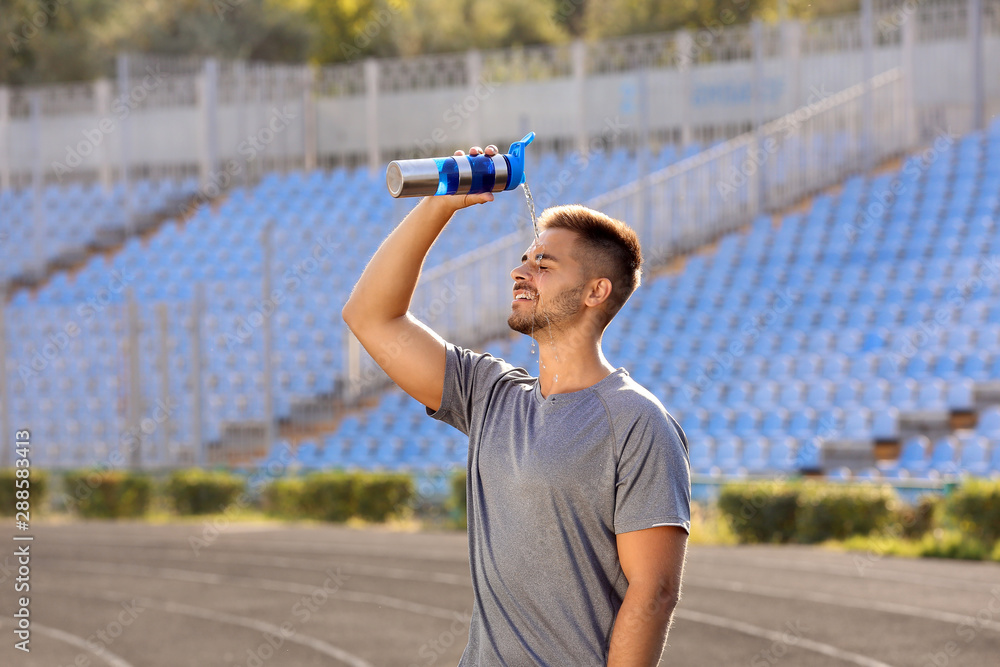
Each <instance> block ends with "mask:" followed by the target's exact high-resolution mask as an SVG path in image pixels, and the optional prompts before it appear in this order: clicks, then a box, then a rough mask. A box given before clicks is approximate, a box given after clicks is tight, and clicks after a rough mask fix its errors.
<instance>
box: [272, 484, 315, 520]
mask: <svg viewBox="0 0 1000 667" xmlns="http://www.w3.org/2000/svg"><path fill="white" fill-rule="evenodd" d="M304 489H305V482H304V481H303V480H302V479H301V478H298V477H287V478H282V479H276V480H274V481H272V482H271V483H270V484H268V485H267V486H266V487H264V493H263V494H262V495H263V506H264V511H265V512H267V513H268V514H270V515H272V516H279V517H282V518H285V519H294V518H298V517H300V516H301V514H300V507H301V506H302V492H303V490H304Z"/></svg>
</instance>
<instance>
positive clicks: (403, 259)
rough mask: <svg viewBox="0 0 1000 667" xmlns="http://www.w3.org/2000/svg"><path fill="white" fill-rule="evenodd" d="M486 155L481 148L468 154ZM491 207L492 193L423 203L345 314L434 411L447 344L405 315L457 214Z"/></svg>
mask: <svg viewBox="0 0 1000 667" xmlns="http://www.w3.org/2000/svg"><path fill="white" fill-rule="evenodd" d="M482 152H483V151H482V149H480V148H478V147H477V148H473V149H471V150H470V151H469V154H470V155H476V154H478V153H482ZM496 152H497V150H496V147H495V146H487V147H486V151H485V153H486V154H487V155H493V154H495V153H496ZM461 154H462V152H461V151H459V152H458V153H456V155H461ZM488 201H493V195H492V194H490V193H484V194H479V195H455V196H438V197H425V198H424V199H423V200H422V201H421V202H420V203H419V204H417V206H416V207H415V208H414V209H413V210H412V211H411V212H410V214H409V215H407V216H406V217H405V218H404V219H403V221H402V222H401V223H400V224H399V226H397V227H396V229H394V230H393V231H392V233H391V234H389V237H388V238H386V240H385V241H383V242H382V245H381V246H379V249H378V251H376V253H375V256H374V257H372V259H371V261H370V262H368V266H367V267H365V270H364V272H363V273H362V274H361V278H360V279H358V283H357V284H356V285H355V286H354V290H352V292H351V296H350V298H348V300H347V303H346V304H345V305H344V309H343V312H342V314H343V317H344V321H345V322H346V323H347V326H348V327H349V328H350V329H351V331H352V332H354V335H355V336H357V338H358V340H359V341H361V344H362V345H363V346H364V348H365V349H366V350H368V353H369V354H371V355H372V357H373V358H374V359H375V360H376V361H377V362H378V364H379V366H381V367H382V370H384V371H385V372H386V374H388V376H389V377H390V378H392V380H393V382H395V383H396V384H398V385H399V386H400V387H401V388H402V389H403V391H405V392H406V393H407V394H409V395H410V396H412V397H413V398H415V399H417V400H418V401H420V402H421V403H423V404H424V405H426V406H427V407H429V408H431V409H432V410H437V409H438V408H439V407H440V406H441V394H442V392H443V391H444V370H445V345H444V340H443V339H442V338H441V337H440V336H438V335H437V334H436V333H434V331H432V330H431V329H430V328H429V327H428V326H426V325H425V324H423V323H421V322H419V321H418V320H417V319H416V318H415V317H413V316H412V315H410V314H409V312H407V311H408V309H409V307H410V300H411V299H412V298H413V291H414V289H415V288H416V286H417V279H418V278H419V277H420V269H421V267H422V266H423V263H424V259H425V258H426V257H427V252H428V251H429V250H430V248H431V245H432V244H433V243H434V240H435V239H436V238H437V237H438V234H440V233H441V230H442V229H444V226H445V225H446V224H448V221H449V220H451V217H452V215H454V214H455V211H458V210H460V209H462V208H465V207H467V206H472V205H473V204H484V203H486V202H488Z"/></svg>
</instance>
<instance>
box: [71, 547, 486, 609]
mask: <svg viewBox="0 0 1000 667" xmlns="http://www.w3.org/2000/svg"><path fill="white" fill-rule="evenodd" d="M63 569H66V570H76V571H78V572H86V573H90V574H107V575H114V576H120V575H123V574H127V575H131V576H135V577H146V578H151V577H152V578H157V579H166V580H168V581H179V582H184V583H191V584H208V585H212V586H237V587H239V588H249V589H251V590H261V589H264V590H269V591H276V592H279V593H291V594H293V595H312V594H313V593H315V592H316V589H317V588H318V587H317V586H315V585H306V584H299V583H295V582H290V581H276V580H274V579H262V578H259V577H240V576H235V575H221V574H212V573H209V572H196V571H193V570H178V569H175V568H166V567H163V568H159V567H148V566H145V565H125V564H114V565H109V564H106V563H95V562H92V561H77V562H76V563H72V564H70V565H67V566H66V567H64V568H63ZM324 590H325V591H326V593H327V595H329V596H330V597H331V598H334V599H338V600H345V601H347V602H360V603H363V604H373V605H377V606H383V607H390V608H392V609H398V610H400V611H406V612H410V613H414V614H422V615H424V616H433V617H434V618H441V619H444V620H446V621H454V620H456V619H457V620H460V621H462V622H465V621H466V620H467V619H466V618H465V616H463V615H462V614H461V613H460V612H457V611H454V610H453V609H444V608H443V607H434V606H432V605H426V604H422V603H420V602H410V601H409V600H402V599H400V598H394V597H389V596H387V595H378V594H376V593H363V592H360V591H345V590H334V591H330V590H327V589H324Z"/></svg>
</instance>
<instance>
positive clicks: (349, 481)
mask: <svg viewBox="0 0 1000 667" xmlns="http://www.w3.org/2000/svg"><path fill="white" fill-rule="evenodd" d="M413 495H414V486H413V479H412V478H411V477H410V476H409V475H407V474H403V473H364V472H343V471H334V472H316V473H311V474H309V475H307V476H306V477H303V478H290V479H281V480H275V481H274V482H272V483H271V484H270V485H269V486H268V488H267V489H266V491H265V493H264V503H265V508H266V510H267V511H268V512H269V513H271V514H274V515H276V516H282V517H285V518H302V519H318V520H321V521H336V522H342V521H347V520H348V519H350V518H352V517H358V518H361V519H364V520H366V521H385V520H386V519H388V518H390V517H392V516H398V515H400V514H402V513H403V511H404V510H405V509H406V507H407V506H408V503H409V502H410V499H411V498H413Z"/></svg>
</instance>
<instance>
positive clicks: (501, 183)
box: [385, 132, 535, 197]
mask: <svg viewBox="0 0 1000 667" xmlns="http://www.w3.org/2000/svg"><path fill="white" fill-rule="evenodd" d="M534 139H535V133H534V132H529V133H528V134H526V135H525V136H524V138H522V139H521V140H520V141H515V142H514V143H513V144H511V146H510V150H509V151H507V152H506V153H504V154H499V155H493V156H486V155H475V156H471V155H453V156H451V157H432V158H421V159H418V160H394V161H392V162H390V163H389V166H388V167H387V168H386V170H385V184H386V185H387V186H388V188H389V194H391V195H392V196H393V197H427V196H432V195H472V194H479V193H481V192H502V191H503V190H513V189H514V188H516V187H518V186H519V185H521V183H523V182H524V149H525V148H526V147H527V146H528V144H530V143H531V142H532V141H534Z"/></svg>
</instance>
